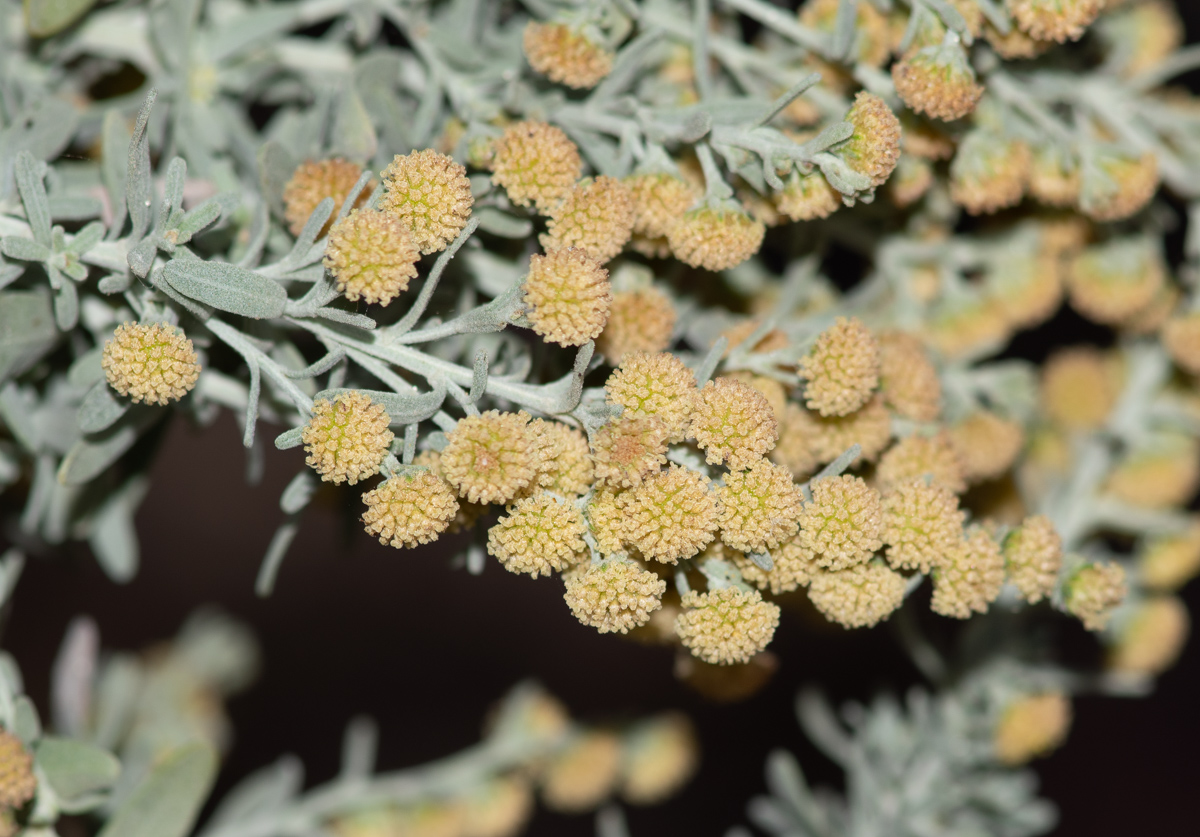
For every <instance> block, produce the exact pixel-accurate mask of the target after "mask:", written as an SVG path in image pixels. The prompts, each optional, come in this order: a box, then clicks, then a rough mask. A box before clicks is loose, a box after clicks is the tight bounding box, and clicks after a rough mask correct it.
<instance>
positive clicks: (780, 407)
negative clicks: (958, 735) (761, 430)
mask: <svg viewBox="0 0 1200 837" xmlns="http://www.w3.org/2000/svg"><path fill="white" fill-rule="evenodd" d="M723 377H727V378H733V379H734V380H736V381H742V382H743V383H747V384H749V385H750V386H752V387H754V388H755V389H756V390H758V391H759V392H760V393H762V397H763V398H765V399H767V404H768V405H769V406H770V408H771V414H772V415H773V416H775V418H776V419H779V418H780V417H781V416H783V412H784V410H786V409H787V390H786V389H784V386H783V384H781V383H779V381H777V380H775V379H774V378H768V377H766V376H765V375H755V374H754V373H753V372H749V371H746V370H738V371H737V372H730V373H729V374H728V375H725V376H723Z"/></svg>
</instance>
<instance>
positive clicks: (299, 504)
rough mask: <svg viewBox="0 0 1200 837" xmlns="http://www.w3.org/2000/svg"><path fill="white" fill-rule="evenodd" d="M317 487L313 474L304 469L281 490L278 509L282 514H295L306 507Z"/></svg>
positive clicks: (277, 442)
mask: <svg viewBox="0 0 1200 837" xmlns="http://www.w3.org/2000/svg"><path fill="white" fill-rule="evenodd" d="M278 444H279V441H278V439H276V446H278ZM317 486H318V483H317V480H316V479H315V478H314V477H313V472H312V471H310V470H309V469H308V468H305V469H304V470H303V471H301V472H300V473H298V474H296V476H294V477H292V481H291V482H289V483H288V484H287V488H285V489H283V494H281V495H280V496H279V508H281V509H283V512H284V514H295V513H296V512H298V511H300V510H301V509H303V508H304V507H305V506H307V505H308V501H309V500H311V499H312V496H313V492H315V491H316V490H317Z"/></svg>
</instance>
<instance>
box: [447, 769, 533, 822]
mask: <svg viewBox="0 0 1200 837" xmlns="http://www.w3.org/2000/svg"><path fill="white" fill-rule="evenodd" d="M532 813H533V794H532V793H531V792H530V789H529V780H528V779H525V778H524V777H522V776H519V775H510V776H500V777H498V778H494V779H490V780H489V781H488V782H487V783H486V784H484V785H482V786H479V787H477V788H475V789H474V790H473V791H471V792H470V793H469V794H467V795H466V796H465V797H463V798H462V835H463V837H516V835H517V834H519V833H521V831H522V829H523V828H524V826H525V823H526V822H528V821H529V816H530V814H532Z"/></svg>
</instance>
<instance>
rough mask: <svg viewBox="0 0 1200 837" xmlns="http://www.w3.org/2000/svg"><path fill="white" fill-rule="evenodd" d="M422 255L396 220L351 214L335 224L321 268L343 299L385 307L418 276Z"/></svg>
mask: <svg viewBox="0 0 1200 837" xmlns="http://www.w3.org/2000/svg"><path fill="white" fill-rule="evenodd" d="M420 259H421V253H420V252H419V251H418V250H417V246H416V245H415V244H414V243H413V237H412V233H411V232H409V229H408V227H407V226H406V225H405V224H404V222H403V221H401V220H400V219H399V218H398V217H396V216H395V215H392V214H390V213H386V212H378V211H376V210H374V209H355V210H353V211H351V213H350V214H349V215H347V216H346V217H345V218H343V219H342V220H340V221H338V222H337V223H336V224H334V225H333V228H332V229H331V230H330V231H329V239H328V240H327V241H326V243H325V261H324V264H325V267H326V269H327V270H329V272H331V273H332V274H333V278H334V279H335V280H337V287H338V290H339V291H341V292H342V293H344V294H345V295H346V299H348V300H350V301H351V302H357V301H358V300H360V299H364V300H366V301H367V302H368V303H379V304H380V305H387V304H388V303H389V302H391V301H392V300H393V299H395V298H396V297H398V296H399V295H400V294H402V293H403V292H404V291H405V290H407V289H408V283H409V281H410V280H412V279H415V278H416V277H417V262H418V261H420Z"/></svg>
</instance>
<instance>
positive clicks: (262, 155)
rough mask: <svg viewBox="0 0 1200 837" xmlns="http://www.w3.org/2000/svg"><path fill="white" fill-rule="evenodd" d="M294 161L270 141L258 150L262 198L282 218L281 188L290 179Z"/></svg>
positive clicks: (280, 146) (286, 152)
mask: <svg viewBox="0 0 1200 837" xmlns="http://www.w3.org/2000/svg"><path fill="white" fill-rule="evenodd" d="M295 171H296V161H295V160H294V159H292V155H291V154H289V153H288V150H287V149H286V148H284V147H283V146H282V145H280V144H279V143H278V142H275V141H274V140H271V141H269V142H267V143H266V144H265V145H264V146H263V147H262V148H260V149H259V150H258V172H259V178H260V180H261V182H262V191H263V197H265V198H266V199H267V203H268V205H269V206H270V207H271V210H272V211H273V212H275V214H276V215H279V216H280V217H283V187H284V186H286V185H287V182H288V181H289V180H291V179H292V173H293V172H295Z"/></svg>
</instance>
